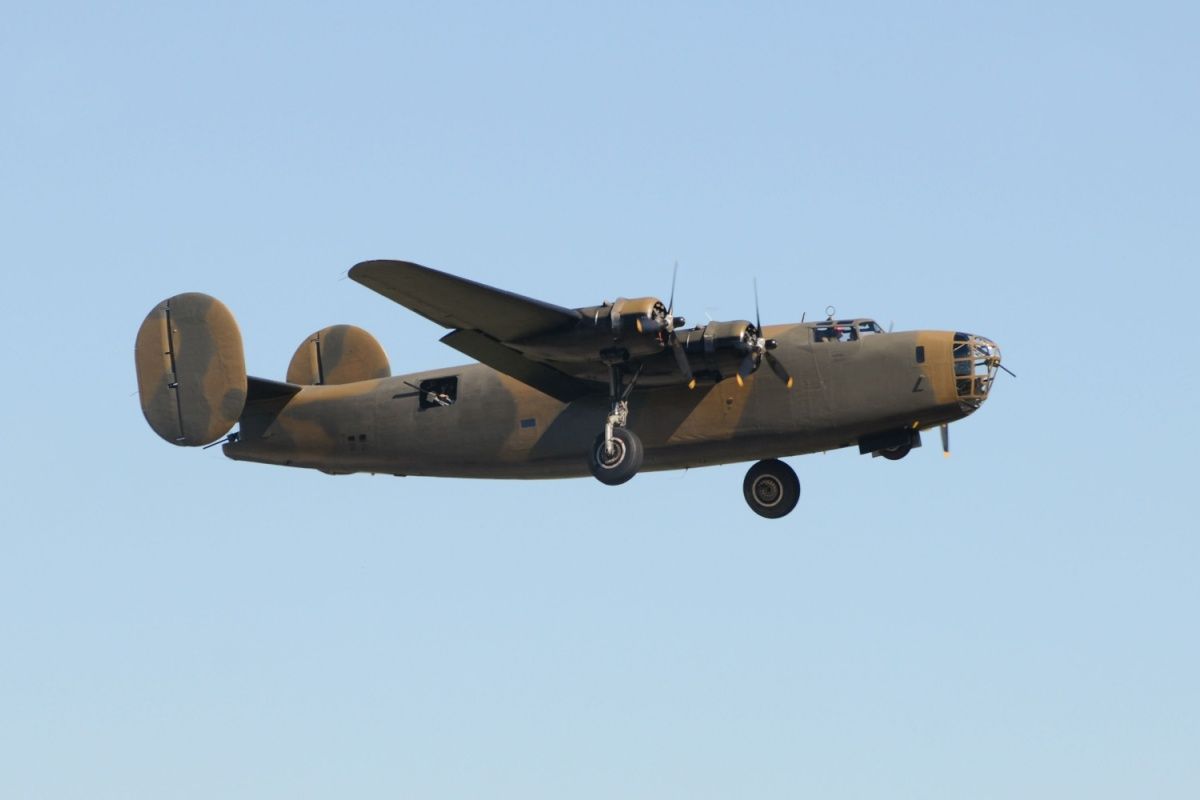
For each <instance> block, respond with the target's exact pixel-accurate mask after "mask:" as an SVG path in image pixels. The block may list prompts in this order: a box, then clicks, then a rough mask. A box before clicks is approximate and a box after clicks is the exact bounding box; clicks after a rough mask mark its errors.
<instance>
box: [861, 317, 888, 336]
mask: <svg viewBox="0 0 1200 800" xmlns="http://www.w3.org/2000/svg"><path fill="white" fill-rule="evenodd" d="M872 333H883V328H881V327H879V325H878V324H877V323H876V322H875V321H874V320H870V319H864V320H859V322H858V335H859V336H864V335H866V334H872Z"/></svg>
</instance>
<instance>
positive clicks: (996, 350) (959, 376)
mask: <svg viewBox="0 0 1200 800" xmlns="http://www.w3.org/2000/svg"><path fill="white" fill-rule="evenodd" d="M999 368H1000V347H999V345H997V344H996V343H995V342H993V341H992V340H991V339H988V338H987V337H984V336H977V335H975V334H972V333H955V334H954V389H955V392H956V393H957V394H958V404H959V405H960V406H961V407H962V409H963V411H965V412H966V413H968V414H970V413H971V412H972V411H974V410H976V409H977V408H979V407H980V406H981V405H983V401H984V400H986V399H987V396H988V392H990V391H991V389H992V383H993V382H994V381H995V380H996V371H997V370H998V369H999Z"/></svg>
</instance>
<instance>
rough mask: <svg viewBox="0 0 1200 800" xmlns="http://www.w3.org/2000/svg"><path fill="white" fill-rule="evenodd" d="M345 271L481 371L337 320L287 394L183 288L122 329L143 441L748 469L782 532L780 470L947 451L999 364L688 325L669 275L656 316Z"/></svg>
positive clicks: (555, 464)
mask: <svg viewBox="0 0 1200 800" xmlns="http://www.w3.org/2000/svg"><path fill="white" fill-rule="evenodd" d="M349 277H350V278H352V279H353V280H355V281H357V282H358V283H361V284H363V285H364V286H366V287H368V288H370V289H373V290H374V291H376V292H378V293H379V294H381V295H383V296H384V297H386V298H388V299H389V300H393V301H395V302H397V303H399V304H401V305H403V306H406V307H407V308H409V309H411V310H413V311H415V312H416V313H418V314H420V315H421V316H423V317H425V318H426V319H429V320H431V321H433V322H435V323H437V324H438V325H441V326H442V327H444V328H449V329H450V332H449V333H448V334H446V335H445V336H443V337H442V339H441V341H443V342H445V343H446V344H448V345H450V346H451V347H453V348H454V349H456V350H458V351H459V352H461V353H463V354H465V355H467V356H469V357H471V358H472V359H475V360H476V361H478V362H479V363H473V364H468V365H465V366H456V367H448V368H446V369H437V370H430V371H426V372H419V373H413V374H408V375H400V376H392V374H391V368H390V366H389V364H388V359H387V356H386V355H385V354H384V351H383V348H382V347H381V346H380V344H379V343H378V341H376V339H375V338H374V337H372V336H371V335H370V334H369V333H367V332H366V331H364V330H362V329H361V328H357V327H354V326H351V325H334V326H331V327H328V328H324V329H322V330H320V331H317V332H316V333H314V334H312V335H311V336H309V337H307V338H306V339H305V340H304V341H303V342H301V344H300V346H299V348H298V349H297V350H296V353H295V355H294V356H293V358H292V361H291V364H290V365H289V366H288V370H287V378H286V380H285V381H274V380H267V379H264V378H256V377H252V376H249V377H248V376H247V374H246V369H245V362H244V356H243V351H242V340H241V333H240V332H239V330H238V326H237V323H236V321H235V320H234V318H233V315H232V314H231V313H230V312H229V310H228V309H227V308H226V307H225V306H224V305H223V304H222V303H221V302H220V301H218V300H216V299H215V298H213V297H210V296H208V295H204V294H199V293H188V294H180V295H176V296H174V297H171V298H169V299H167V300H164V301H163V302H161V303H159V304H158V305H157V306H155V307H154V309H153V310H152V311H151V312H150V314H149V315H148V316H147V317H146V319H145V321H144V322H143V323H142V326H141V328H140V330H139V331H138V334H137V341H136V345H135V353H134V355H135V363H136V368H137V377H138V387H139V390H140V398H141V406H142V411H143V413H144V415H145V417H146V421H147V422H148V423H149V424H150V427H151V428H153V429H154V431H155V432H156V433H157V434H158V435H159V436H161V437H162V438H163V439H166V440H167V441H168V442H171V443H172V444H176V445H184V446H209V445H213V444H215V443H218V442H223V444H224V446H223V451H224V453H225V455H226V456H228V457H229V458H232V459H235V460H238V461H255V462H260V463H264V464H279V465H285V466H293V467H308V468H313V469H318V470H321V471H323V472H326V473H330V474H338V475H340V474H348V473H355V472H369V473H385V474H393V475H399V476H404V475H425V476H443V477H471V478H567V477H576V476H583V475H587V474H588V473H589V472H590V473H591V474H592V475H593V476H595V477H596V478H597V479H598V480H600V481H601V482H603V483H605V484H609V485H614V486H615V485H618V484H622V483H625V482H626V481H628V480H629V479H630V478H632V477H633V476H634V475H636V474H637V473H638V472H639V471H640V470H671V469H686V468H690V467H700V466H706V465H711V464H725V463H732V462H739V461H750V460H755V461H756V463H755V464H754V465H753V466H751V467H750V469H749V471H748V472H747V473H746V477H745V480H744V481H743V486H742V490H743V495H744V497H745V500H746V502H747V504H749V506H750V508H751V509H752V510H754V511H755V512H756V513H758V514H760V515H761V516H764V517H768V518H779V517H783V516H784V515H786V514H788V513H789V512H790V511H791V510H792V509H793V508H794V507H795V505H796V502H797V500H798V499H799V497H800V482H799V480H798V479H797V477H796V473H795V472H794V471H793V470H792V468H791V467H790V466H788V465H787V464H785V463H784V462H783V461H781V460H779V459H781V458H783V457H787V456H794V455H800V454H803V453H813V452H817V451H827V450H833V449H837V448H842V447H850V446H853V445H857V446H858V448H859V451H860V452H861V453H863V454H868V453H869V454H871V455H874V456H882V457H884V458H888V459H893V460H896V459H900V458H903V457H905V456H906V455H908V453H909V451H910V450H912V449H913V448H914V447H919V446H920V444H921V432H922V431H925V430H929V429H932V428H934V427H940V428H941V434H942V446H943V450H944V451H946V452H947V453H948V452H949V438H948V431H947V426H948V425H949V423H951V422H953V421H955V420H959V419H962V418H963V417H965V416H967V415H969V414H971V413H973V412H974V411H975V410H976V409H978V408H979V407H980V405H981V404H982V403H983V401H984V400H985V399H986V398H987V396H988V393H989V391H990V390H991V388H992V384H993V382H994V380H995V377H996V374H997V369H1005V370H1006V371H1007V368H1005V367H1001V364H1000V350H999V348H998V347H997V346H996V344H995V343H994V342H993V341H991V340H989V339H986V338H984V337H982V336H976V335H972V334H968V333H961V332H953V331H930V330H921V331H906V332H896V333H892V332H885V331H884V330H883V329H882V328H881V327H880V326H879V325H878V324H876V323H875V322H874V321H872V320H870V319H858V318H855V319H834V312H833V310H832V309H829V310H828V314H829V316H828V318H827V319H824V320H822V321H817V322H804V321H803V320H802V321H801V322H798V323H792V324H784V325H768V326H765V327H764V326H763V325H762V324H761V323H760V322H759V320H758V319H755V321H753V322H751V321H749V320H734V321H730V322H715V321H713V322H708V323H707V324H705V325H699V326H694V327H691V328H685V327H684V325H685V324H686V322H685V320H684V319H683V318H682V317H679V316H675V313H674V293H675V289H674V281H672V288H671V298H670V299H669V300H668V302H667V303H663V302H662V301H661V300H659V299H657V298H654V297H642V298H636V299H618V300H615V301H613V302H605V303H602V304H600V305H595V306H588V307H585V308H564V307H561V306H557V305H553V304H551V303H546V302H543V301H540V300H534V299H531V298H528V297H523V296H521V295H518V294H513V293H511V292H507V291H503V290H501V289H495V288H492V287H490V286H485V285H483V284H480V283H476V282H474V281H470V280H467V279H465V278H460V277H456V276H454V275H450V274H447V273H444V272H439V271H437V270H434V269H430V268H428V267H423V266H420V265H419V264H413V263H409V262H404V261H365V262H363V263H361V264H358V265H356V266H354V267H353V268H352V269H351V270H350V272H349ZM756 294H757V292H756ZM756 306H757V300H756ZM756 317H757V310H756ZM764 365H765V366H766V369H765V370H764V369H762V367H763V366H764ZM235 424H236V425H237V426H238V430H237V431H235V432H233V433H230V430H231V429H232V428H233V426H234V425H235Z"/></svg>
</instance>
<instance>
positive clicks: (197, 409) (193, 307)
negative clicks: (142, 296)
mask: <svg viewBox="0 0 1200 800" xmlns="http://www.w3.org/2000/svg"><path fill="white" fill-rule="evenodd" d="M134 362H135V364H136V366H137V376H138V390H139V392H140V395H141V403H142V414H143V415H145V417H146V422H148V423H149V424H150V427H151V428H153V429H154V432H155V433H157V434H158V435H159V436H161V437H162V438H163V439H165V440H166V441H168V442H170V443H171V444H176V445H181V446H188V447H196V446H200V445H206V444H209V443H211V442H214V441H216V440H217V439H219V438H221V437H222V436H224V435H225V434H226V433H228V431H229V429H230V428H232V427H233V425H234V423H236V422H237V420H238V417H239V416H241V413H242V409H243V407H244V406H245V405H246V389H247V381H246V362H245V356H244V354H243V351H242V334H241V332H240V331H239V330H238V326H237V321H236V320H234V318H233V314H232V313H230V311H229V309H228V308H226V307H225V304H224V303H222V302H221V301H220V300H217V299H216V298H215V297H210V296H208V295H206V294H201V293H199V292H189V293H187V294H178V295H175V296H174V297H170V298H168V299H166V300H164V301H162V302H161V303H159V304H158V305H157V306H155V307H154V309H153V310H152V311H151V312H150V313H149V314H148V315H147V316H146V319H145V321H144V322H142V327H141V328H140V329H138V334H137V343H136V344H135V346H134Z"/></svg>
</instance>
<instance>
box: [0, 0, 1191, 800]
mask: <svg viewBox="0 0 1200 800" xmlns="http://www.w3.org/2000/svg"><path fill="white" fill-rule="evenodd" d="M1195 9H1196V6H1195V5H1194V4H1190V3H1177V4H1176V3H1138V4H1131V3H1130V4H1113V3H1094V2H1088V3H1061V4H1058V3H1054V4H1048V3H1042V2H1036V3H1032V2H1031V3H1006V4H996V3H978V4H975V3H968V4H964V3H913V4H903V7H901V6H897V5H895V4H870V3H820V4H799V3H795V4H791V3H737V4H732V3H730V4H713V3H674V4H672V3H661V4H654V5H652V6H649V5H647V4H642V3H632V4H620V3H618V4H613V3H605V4H597V5H593V6H586V7H585V6H578V5H575V6H571V5H569V4H554V3H546V4H530V3H504V4H499V3H497V4H483V5H476V4H450V3H436V4H435V3H419V4H418V3H384V4H378V5H372V4H367V5H362V6H360V7H359V8H356V9H345V8H342V7H341V6H340V4H329V5H320V4H312V3H278V4H246V3H225V2H216V3H206V4H203V5H196V6H194V7H190V8H187V7H180V6H178V4H154V3H147V4H144V5H140V6H139V5H128V4H116V5H112V4H78V5H72V4H62V3H39V4H23V5H18V6H13V7H8V8H6V9H5V12H4V15H3V22H2V23H0V92H2V94H0V101H2V102H0V120H2V124H0V219H2V222H0V231H2V236H0V248H2V252H3V263H4V269H5V273H4V275H5V280H4V287H5V288H4V290H3V295H2V296H3V298H4V303H3V306H4V309H5V313H4V319H5V322H6V326H5V327H6V331H7V334H8V337H7V346H6V347H5V359H4V363H5V369H4V375H5V378H4V391H3V393H2V394H0V397H2V399H0V404H2V410H3V419H4V422H5V425H6V430H5V435H4V444H3V458H2V459H0V478H2V482H0V498H2V501H3V510H2V518H0V519H2V525H3V532H2V534H0V648H2V649H0V796H3V797H5V798H85V797H86V798H89V799H90V800H96V799H97V798H164V797H170V798H212V797H223V798H302V797H389V798H394V797H445V798H479V797H497V798H540V797H545V798H562V797H578V798H611V797H631V798H662V797H687V798H725V797H778V798H793V797H801V796H811V797H828V798H866V797H891V798H895V797H900V798H907V797H912V798H939V797H945V798H958V797H973V798H1030V797H1039V798H1040V797H1044V798H1061V797H1088V798H1127V797H1158V798H1194V797H1196V796H1198V795H1200V757H1198V753H1200V643H1198V641H1197V612H1198V610H1200V586H1198V582H1200V577H1198V575H1200V543H1198V541H1197V535H1198V528H1200V526H1198V525H1197V524H1196V519H1195V503H1194V496H1195V488H1194V486H1195V476H1196V472H1197V470H1196V467H1195V462H1196V455H1197V452H1198V451H1200V437H1198V436H1197V433H1196V410H1197V391H1198V389H1200V381H1198V380H1197V377H1196V373H1197V368H1198V367H1197V350H1198V345H1197V325H1196V321H1195V318H1194V310H1195V301H1194V297H1195V293H1196V290H1197V279H1196V266H1197V261H1198V256H1200V236H1198V230H1200V226H1198V224H1197V222H1198V219H1200V192H1198V185H1200V183H1198V182H1200V156H1198V155H1197V147H1198V143H1200V85H1198V76H1200V56H1198V53H1200V48H1197V41H1198V36H1200V24H1198V23H1200V15H1198V12H1197V11H1196V10H1195ZM369 258H400V259H410V260H415V261H418V262H421V263H425V264H428V265H430V266H433V267H437V268H440V269H444V270H448V271H450V272H454V273H458V274H462V275H465V276H467V277H470V278H473V279H476V280H480V281H483V282H486V283H490V284H493V285H499V286H502V287H505V288H509V289H511V290H514V291H517V292H521V293H524V294H528V295H532V296H535V297H539V298H543V299H545V300H548V301H551V302H554V303H558V304H561V305H568V306H578V305H586V304H594V303H597V302H599V301H601V300H604V299H611V298H613V297H615V296H617V295H625V296H638V295H645V294H658V295H661V296H665V295H666V294H667V293H668V292H669V290H670V280H671V266H672V263H673V262H674V261H676V260H678V261H679V264H680V272H679V287H678V291H677V301H676V305H677V308H678V309H679V311H680V312H681V313H683V314H685V315H687V316H688V317H690V318H692V319H693V320H702V319H703V317H704V315H705V313H706V312H707V313H709V314H711V315H712V316H714V317H716V318H718V319H720V318H725V319H730V318H739V317H741V318H745V317H748V316H750V315H752V314H753V294H752V287H751V281H752V279H753V278H754V277H757V279H758V285H759V287H760V291H761V295H762V315H763V319H764V321H765V322H783V321H790V320H797V319H799V318H800V315H801V314H802V313H807V314H808V316H809V318H812V317H813V316H814V315H818V314H821V313H823V309H824V308H825V307H826V306H827V305H834V306H836V307H837V309H838V312H839V313H840V314H842V315H847V316H850V315H853V316H873V317H875V318H877V319H879V320H880V321H881V323H882V324H884V325H885V326H886V325H887V324H889V323H891V322H894V323H895V325H896V328H897V329H912V328H938V329H949V330H967V331H971V332H975V333H980V334H983V335H986V336H990V337H992V338H994V339H996V340H997V341H998V342H999V343H1000V344H1001V346H1002V348H1003V350H1004V355H1005V364H1006V365H1008V366H1011V367H1012V369H1013V370H1014V371H1016V372H1017V374H1018V375H1019V376H1020V377H1019V379H1017V380H1010V379H1008V378H1007V376H1003V375H1002V376H1001V380H1000V381H999V383H998V385H997V386H996V388H995V390H994V393H993V396H992V398H991V399H990V400H989V401H988V403H987V404H986V406H985V407H984V408H983V410H982V411H981V412H980V413H978V414H977V415H975V416H973V417H971V418H970V419H968V420H966V421H964V422H961V423H959V424H956V425H954V426H953V427H952V428H951V433H952V439H953V442H952V444H953V449H954V455H953V457H952V458H950V459H949V460H945V459H943V458H942V457H941V456H940V454H939V452H938V447H937V444H936V441H927V446H926V447H925V448H923V449H921V450H918V451H915V452H914V453H913V454H912V455H911V456H910V457H909V458H907V459H906V460H904V461H902V462H898V463H891V462H887V461H885V460H883V459H870V458H867V457H861V456H859V455H857V452H855V451H841V452H837V453H831V454H828V455H811V456H805V457H802V458H795V459H792V464H793V466H794V467H795V468H796V470H797V472H798V473H799V475H800V479H801V481H802V484H803V487H804V495H803V498H802V499H801V502H800V505H799V507H798V508H797V509H796V511H795V512H793V513H792V515H791V516H789V517H787V518H786V519H785V520H783V521H778V522H771V521H766V520H762V519H760V518H758V517H757V516H755V515H754V514H752V513H751V512H750V511H749V510H748V509H747V508H746V506H745V504H744V502H743V500H742V497H741V481H742V476H743V474H744V471H745V468H746V465H732V466H727V467H719V468H709V469H701V470H694V471H691V472H687V473H678V472H677V473H664V474H648V475H641V476H638V477H637V478H635V479H634V480H633V481H632V482H631V483H629V484H627V485H625V486H623V487H621V488H618V489H612V488H608V487H604V486H601V485H600V484H599V483H597V482H595V481H592V480H590V479H586V480H584V479H580V480H572V481H557V482H488V481H454V480H435V479H419V478H406V479H398V478H390V477H369V476H352V477H329V476H325V475H321V474H318V473H310V472H307V471H301V470H287V469H281V468H274V467H265V466H259V465H251V464H242V463H234V462H230V461H228V460H226V459H224V458H223V457H222V455H221V453H220V450H218V449H213V450H209V451H205V452H201V451H195V450H184V449H177V448H172V447H170V446H168V445H167V444H165V443H163V442H162V441H160V440H159V439H158V438H157V437H156V436H155V435H154V434H153V433H152V432H151V431H150V430H149V428H148V427H147V426H146V425H145V423H144V421H143V419H142V416H141V412H140V409H139V406H138V400H137V397H136V396H135V394H134V392H135V390H136V381H135V375H134V369H133V340H134V334H135V332H136V330H137V327H138V325H139V324H140V322H141V320H142V318H143V317H144V315H145V314H146V313H147V311H148V310H149V309H150V308H151V307H152V306H153V304H154V303H156V302H157V301H159V300H161V299H163V298H165V297H167V296H169V295H172V294H175V293H177V292H181V291H204V292H208V293H210V294H213V295H216V296H218V297H220V298H221V299H222V300H224V301H225V302H226V303H227V304H228V305H229V307H230V308H231V309H232V310H233V312H234V314H235V315H237V317H238V319H239V322H240V324H241V328H242V333H243V337H244V339H245V343H246V357H247V363H248V366H249V368H250V371H251V372H252V374H257V375H261V376H263V377H270V378H282V377H283V374H284V371H285V369H286V366H287V363H288V360H289V359H290V357H291V355H292V352H293V350H294V349H295V348H296V346H297V345H298V344H299V343H300V341H301V340H302V338H303V337H305V336H306V335H307V334H309V333H311V332H312V331H315V330H317V329H318V328H320V327H323V326H325V325H329V324H333V323H340V322H348V323H354V324H358V325H361V326H363V327H365V328H367V329H368V330H370V331H372V332H373V333H374V334H375V335H376V336H377V337H378V338H379V339H380V341H381V342H382V343H383V345H384V347H385V348H386V350H387V351H388V354H389V356H390V358H391V362H392V367H393V369H394V370H395V371H397V372H408V371H413V370H419V369H425V368H433V367H438V366H443V365H448V364H453V363H460V362H461V361H462V357H461V356H460V355H458V354H457V353H456V352H454V351H451V350H450V349H449V348H447V347H445V346H444V345H441V344H439V343H438V341H437V339H438V337H439V336H440V335H441V333H442V331H441V329H439V328H437V327H436V326H435V325H433V324H432V323H430V322H427V321H425V320H423V319H421V318H420V317H418V316H416V315H415V314H412V313H410V312H408V311H406V310H405V309H403V308H401V307H399V306H396V305H394V304H392V303H389V302H388V301H386V300H384V299H383V298H381V297H379V296H377V295H375V294H373V293H372V292H370V291H368V290H366V289H365V288H363V287H361V286H359V285H357V284H355V283H353V282H351V281H349V280H344V279H343V278H344V273H345V270H346V269H347V268H348V267H349V266H351V265H352V264H354V263H355V262H358V261H361V260H365V259H369ZM933 438H934V439H936V437H933Z"/></svg>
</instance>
